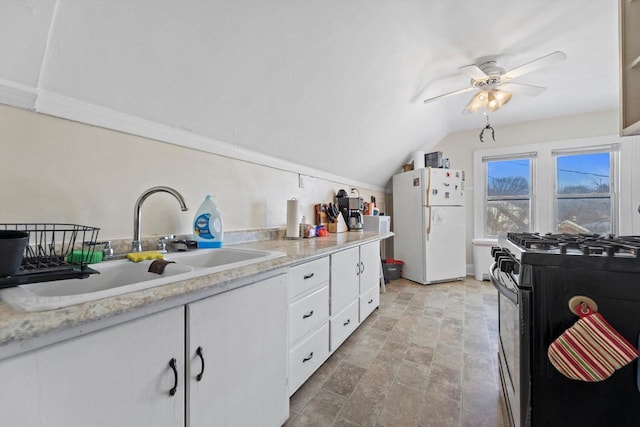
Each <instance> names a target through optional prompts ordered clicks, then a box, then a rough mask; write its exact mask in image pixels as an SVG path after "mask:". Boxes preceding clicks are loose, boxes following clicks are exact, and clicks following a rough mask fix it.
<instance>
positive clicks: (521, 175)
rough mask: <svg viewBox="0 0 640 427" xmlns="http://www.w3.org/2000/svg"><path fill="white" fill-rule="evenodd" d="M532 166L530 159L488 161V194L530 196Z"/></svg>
mask: <svg viewBox="0 0 640 427" xmlns="http://www.w3.org/2000/svg"><path fill="white" fill-rule="evenodd" d="M530 166H531V160H530V159H513V160H501V161H495V162H487V195H488V196H528V195H529V194H530V188H531V186H530V185H529V182H530V178H531V172H530Z"/></svg>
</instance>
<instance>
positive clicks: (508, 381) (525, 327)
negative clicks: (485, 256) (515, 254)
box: [489, 263, 530, 426]
mask: <svg viewBox="0 0 640 427" xmlns="http://www.w3.org/2000/svg"><path fill="white" fill-rule="evenodd" d="M489 274H490V279H491V283H492V284H493V286H495V288H496V289H497V290H498V332H499V345H498V368H499V370H500V372H499V373H500V381H501V383H502V384H501V385H502V393H503V397H504V403H505V407H506V410H507V415H508V418H509V424H510V425H512V426H513V425H515V426H527V425H529V423H530V421H529V411H528V407H529V387H530V384H529V379H530V373H529V372H530V370H529V366H530V356H529V354H530V353H529V351H530V344H529V340H530V333H529V330H530V319H529V317H530V309H529V307H530V306H529V298H530V291H529V290H524V289H520V288H518V286H517V284H516V283H515V282H514V280H513V278H512V277H511V276H510V275H508V274H506V273H504V272H502V271H500V269H499V268H498V266H497V264H496V263H494V264H493V265H492V266H491V269H490V271H489Z"/></svg>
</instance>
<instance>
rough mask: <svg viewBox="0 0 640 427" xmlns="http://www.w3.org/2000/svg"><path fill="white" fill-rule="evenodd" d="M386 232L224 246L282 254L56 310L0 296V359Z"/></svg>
mask: <svg viewBox="0 0 640 427" xmlns="http://www.w3.org/2000/svg"><path fill="white" fill-rule="evenodd" d="M391 236H393V233H382V234H379V233H376V232H367V231H365V232H346V233H338V234H330V235H329V236H326V237H318V238H313V239H299V240H262V241H258V242H251V243H241V244H234V245H229V247H236V248H246V249H259V250H267V251H278V252H283V253H285V254H286V255H285V256H283V257H279V258H275V259H272V260H268V261H263V262H259V263H256V264H252V265H248V266H246V267H240V268H235V269H230V270H226V271H221V272H218V273H212V274H204V275H202V276H199V277H195V278H190V279H187V280H178V281H176V282H174V283H170V284H166V285H162V286H158V287H155V288H150V289H145V290H141V291H136V292H131V293H128V294H124V295H119V296H115V297H110V298H105V299H101V300H96V301H90V302H86V303H82V304H77V305H74V306H70V307H64V308H60V309H56V310H49V311H40V312H25V311H22V310H20V309H16V308H14V307H12V306H10V305H8V304H7V303H5V302H4V301H2V300H0V359H2V358H5V357H9V356H12V355H15V354H18V353H21V352H24V351H27V350H30V349H33V348H38V347H42V346H45V345H48V344H51V343H54V342H57V341H61V340H64V339H68V338H72V337H74V336H78V335H81V334H84V333H87V332H91V331H94V330H99V329H102V328H105V327H108V326H111V325H113V324H117V323H121V322H125V321H128V320H132V319H135V318H138V317H142V316H145V315H148V314H151V313H154V312H158V311H162V310H165V309H168V308H171V307H176V306H179V305H183V304H186V303H189V302H191V301H195V300H198V299H201V298H205V297H207V296H211V295H215V294H216V293H220V292H224V291H227V290H231V289H234V288H237V287H240V286H244V285H246V284H249V283H253V282H256V281H259V280H261V279H262V278H265V277H268V276H269V275H275V274H279V273H285V272H286V271H287V268H288V267H290V266H293V265H295V264H299V263H302V262H306V261H309V260H312V259H314V258H317V257H321V256H325V255H328V254H331V253H332V252H336V251H339V250H343V249H347V248H349V247H353V246H358V245H360V244H363V243H367V242H370V241H376V240H382V239H386V238H388V237H391ZM107 262H108V261H107Z"/></svg>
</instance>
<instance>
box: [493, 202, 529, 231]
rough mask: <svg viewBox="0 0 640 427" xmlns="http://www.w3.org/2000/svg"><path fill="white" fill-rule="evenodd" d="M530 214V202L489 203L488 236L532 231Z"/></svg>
mask: <svg viewBox="0 0 640 427" xmlns="http://www.w3.org/2000/svg"><path fill="white" fill-rule="evenodd" d="M529 214H530V209H529V200H510V201H487V226H486V232H487V235H488V236H500V235H502V234H506V233H507V232H523V231H530V229H529V224H530V223H531V221H530V220H529Z"/></svg>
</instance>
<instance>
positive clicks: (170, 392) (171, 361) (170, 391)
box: [169, 357, 178, 396]
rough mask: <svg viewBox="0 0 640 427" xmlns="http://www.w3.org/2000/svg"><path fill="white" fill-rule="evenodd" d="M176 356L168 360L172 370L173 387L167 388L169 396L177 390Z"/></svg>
mask: <svg viewBox="0 0 640 427" xmlns="http://www.w3.org/2000/svg"><path fill="white" fill-rule="evenodd" d="M176 363H177V361H176V358H175V357H173V358H171V360H169V367H170V368H171V369H172V370H173V387H172V388H171V390H169V396H173V395H175V394H176V391H178V367H177V366H176Z"/></svg>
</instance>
